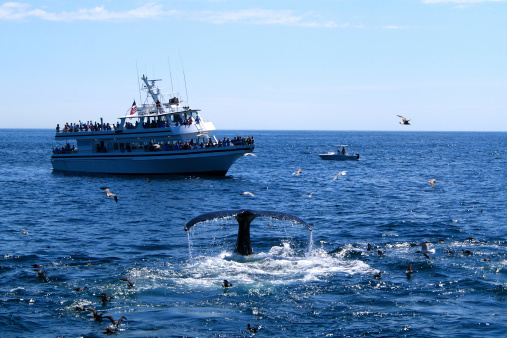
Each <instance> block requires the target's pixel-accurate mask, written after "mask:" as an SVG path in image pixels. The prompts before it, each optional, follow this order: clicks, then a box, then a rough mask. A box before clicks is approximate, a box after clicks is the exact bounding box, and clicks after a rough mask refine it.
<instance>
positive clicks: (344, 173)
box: [333, 170, 347, 181]
mask: <svg viewBox="0 0 507 338" xmlns="http://www.w3.org/2000/svg"><path fill="white" fill-rule="evenodd" d="M346 174H347V172H346V171H345V170H344V171H340V172H339V173H338V174H336V176H335V177H334V178H333V181H334V180H336V179H337V178H338V177H340V176H343V175H346Z"/></svg>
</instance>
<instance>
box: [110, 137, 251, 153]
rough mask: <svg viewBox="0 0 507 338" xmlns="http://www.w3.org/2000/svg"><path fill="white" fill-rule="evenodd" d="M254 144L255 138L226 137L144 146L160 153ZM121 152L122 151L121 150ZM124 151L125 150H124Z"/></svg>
mask: <svg viewBox="0 0 507 338" xmlns="http://www.w3.org/2000/svg"><path fill="white" fill-rule="evenodd" d="M252 144H254V138H253V136H248V137H246V138H245V137H242V136H235V137H234V138H233V139H232V140H231V139H230V138H228V137H227V138H226V137H224V138H223V140H220V139H219V140H218V141H217V142H213V139H212V138H209V139H208V141H207V142H204V141H201V142H199V143H197V142H194V140H193V139H191V140H190V141H185V142H183V141H178V142H174V143H172V142H165V143H163V144H158V143H152V142H150V143H149V144H148V145H145V146H144V150H145V151H159V150H165V151H169V150H189V149H204V148H220V147H230V146H231V145H232V146H242V145H252ZM120 150H121V149H120ZM122 151H123V150H122Z"/></svg>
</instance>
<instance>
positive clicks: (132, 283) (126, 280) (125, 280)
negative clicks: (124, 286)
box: [120, 277, 136, 288]
mask: <svg viewBox="0 0 507 338" xmlns="http://www.w3.org/2000/svg"><path fill="white" fill-rule="evenodd" d="M120 280H121V281H124V282H127V283H129V287H130V288H131V287H133V286H134V284H135V283H136V281H133V282H131V281H130V279H128V278H126V277H125V278H120Z"/></svg>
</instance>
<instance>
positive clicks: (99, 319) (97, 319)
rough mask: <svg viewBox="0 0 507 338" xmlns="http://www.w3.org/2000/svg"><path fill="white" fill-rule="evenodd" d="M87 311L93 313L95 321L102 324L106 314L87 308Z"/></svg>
mask: <svg viewBox="0 0 507 338" xmlns="http://www.w3.org/2000/svg"><path fill="white" fill-rule="evenodd" d="M86 310H88V311H90V312H91V313H93V320H95V321H97V322H101V321H102V315H103V314H104V312H101V313H99V312H97V310H95V309H92V308H86Z"/></svg>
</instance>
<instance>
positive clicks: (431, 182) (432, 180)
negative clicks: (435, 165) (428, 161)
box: [427, 178, 438, 188]
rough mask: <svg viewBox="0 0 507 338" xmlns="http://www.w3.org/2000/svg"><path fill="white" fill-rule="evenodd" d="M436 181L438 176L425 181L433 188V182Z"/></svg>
mask: <svg viewBox="0 0 507 338" xmlns="http://www.w3.org/2000/svg"><path fill="white" fill-rule="evenodd" d="M436 181H438V178H432V179H431V180H429V181H427V182H428V183H429V184H430V185H431V187H432V188H435V182H436Z"/></svg>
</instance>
